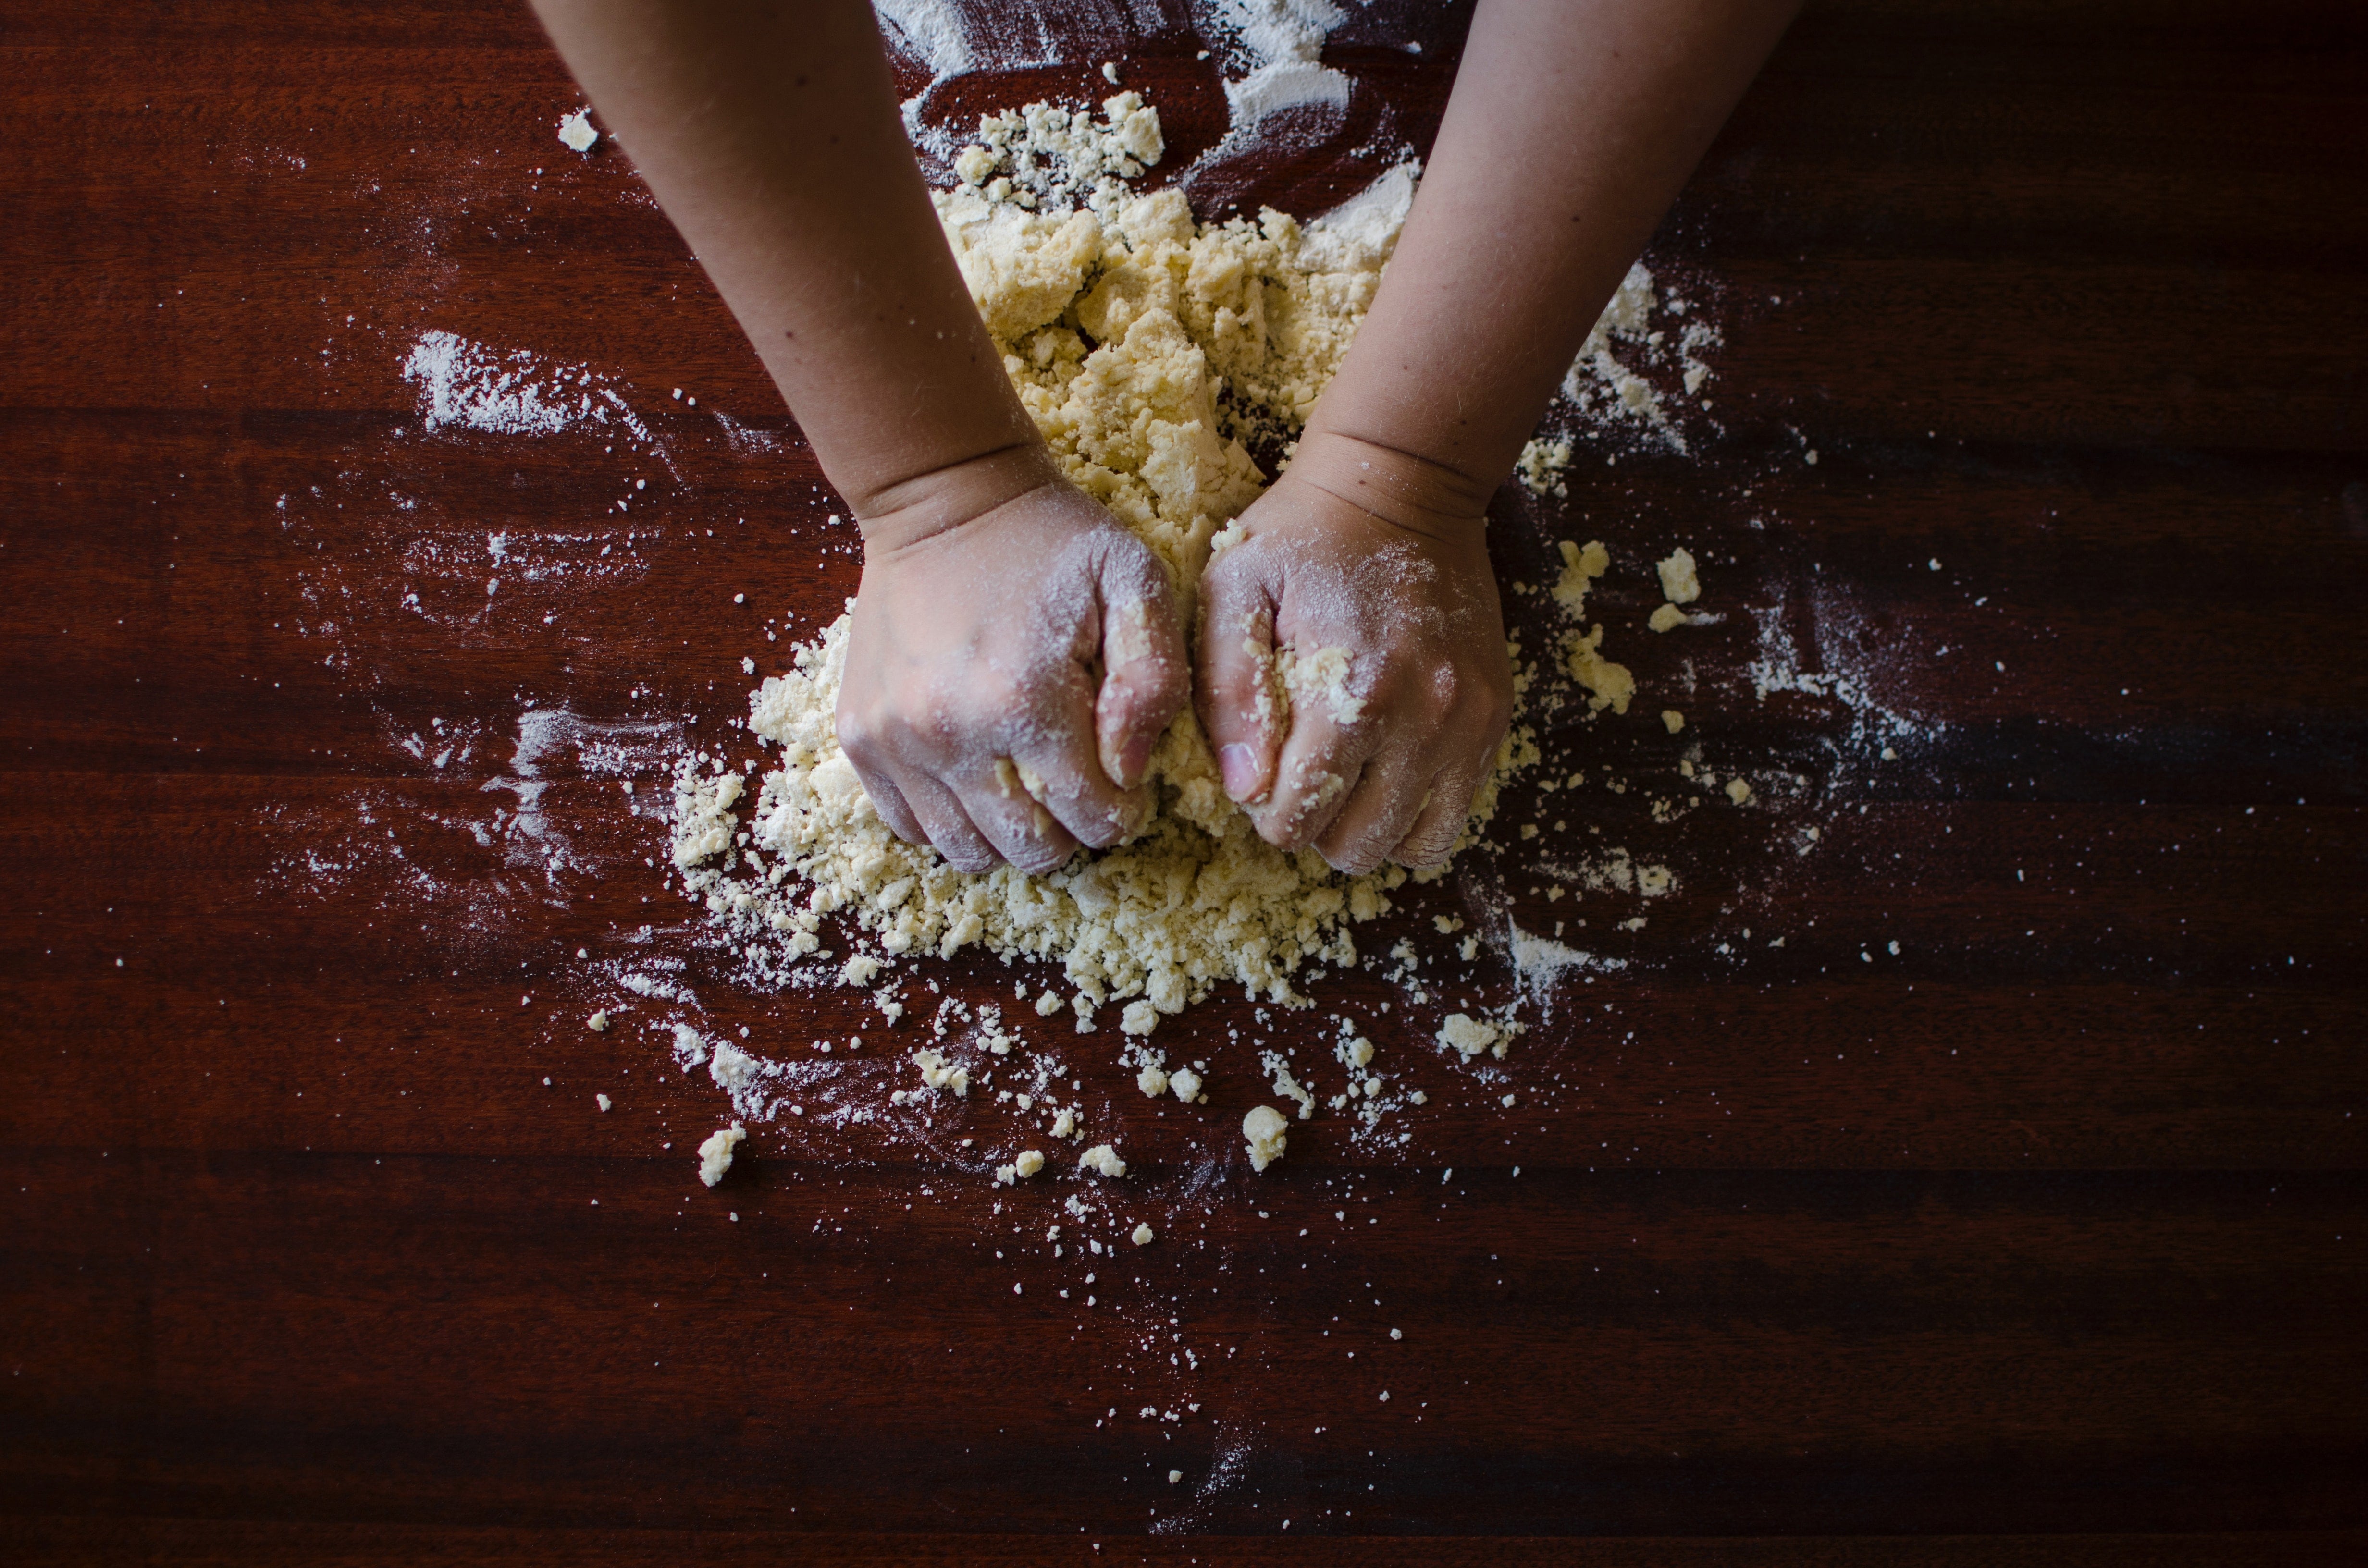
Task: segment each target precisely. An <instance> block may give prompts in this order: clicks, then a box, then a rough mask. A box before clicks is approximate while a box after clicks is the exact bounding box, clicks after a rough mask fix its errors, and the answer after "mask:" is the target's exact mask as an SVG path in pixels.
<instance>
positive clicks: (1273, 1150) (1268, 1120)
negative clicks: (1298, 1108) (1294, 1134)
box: [1242, 1105, 1291, 1171]
mask: <svg viewBox="0 0 2368 1568" xmlns="http://www.w3.org/2000/svg"><path fill="white" fill-rule="evenodd" d="M1290 1135H1291V1123H1290V1122H1288V1121H1286V1120H1284V1119H1283V1116H1282V1112H1281V1111H1279V1110H1277V1109H1275V1108H1274V1107H1272V1106H1270V1105H1262V1106H1252V1107H1251V1108H1250V1112H1249V1114H1248V1115H1247V1116H1245V1117H1243V1118H1242V1137H1243V1138H1244V1139H1245V1140H1246V1141H1247V1142H1248V1143H1249V1147H1250V1169H1252V1170H1254V1171H1262V1170H1264V1169H1266V1168H1267V1166H1269V1165H1272V1164H1274V1163H1275V1161H1277V1160H1280V1159H1281V1158H1282V1148H1283V1144H1284V1143H1285V1142H1287V1141H1288V1140H1289V1138H1290Z"/></svg>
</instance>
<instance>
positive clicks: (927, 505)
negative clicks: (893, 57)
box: [535, 0, 1053, 542]
mask: <svg viewBox="0 0 2368 1568" xmlns="http://www.w3.org/2000/svg"><path fill="white" fill-rule="evenodd" d="M535 6H536V9H537V11H538V12H539V13H540V14H541V17H542V21H543V24H544V26H545V27H546V28H549V29H550V32H551V35H552V40H553V41H554V42H555V43H556V44H557V45H558V47H559V51H560V53H561V54H562V55H563V56H564V58H565V60H566V62H567V64H568V68H569V69H570V70H571V71H573V72H574V73H575V78H576V80H577V82H578V83H580V84H581V85H583V87H584V89H585V90H586V92H587V93H588V94H590V95H591V97H592V100H593V102H594V103H595V104H597V105H598V108H599V109H600V113H601V116H602V118H603V119H606V120H607V121H608V123H609V126H610V127H611V128H612V129H613V130H614V131H616V133H617V135H618V139H619V140H620V142H622V143H623V144H624V146H625V147H626V149H627V150H628V151H629V152H631V153H632V157H633V161H634V164H635V165H636V167H637V168H638V169H639V170H640V172H641V175H642V177H643V179H645V180H646V181H648V183H649V186H650V188H651V189H652V191H653V192H655V195H656V197H657V199H658V201H659V204H660V205H661V206H663V207H664V208H665V209H666V215H667V216H668V217H669V218H671V219H672V220H673V221H674V223H675V226H676V228H677V229H678V230H680V231H681V233H682V235H683V237H684V239H685V240H686V241H688V242H689V244H690V247H691V250H692V252H693V253H694V254H695V255H696V256H698V257H699V259H700V264H701V265H702V266H703V267H706V269H707V274H708V276H709V278H712V280H713V281H714V283H715V286H716V289H717V290H718V291H719V292H721V293H722V295H723V300H724V302H725V303H726V304H727V305H729V306H730V307H731V309H732V312H733V314H734V316H736V317H737V318H738V319H739V322H740V324H741V327H742V328H743V329H744V330H745V331H746V333H747V335H748V339H749V341H750V342H751V343H752V344H753V345H754V346H755V347H756V349H757V354H758V356H759V357H760V358H762V359H763V360H764V362H765V367H766V369H768V370H769V371H770V372H771V373H772V376H773V380H774V382H775V384H777V385H778V386H779V387H780V391H781V395H782V397H783V398H784V399H785V400H786V401H787V402H788V403H789V405H790V409H791V413H792V414H793V415H795V416H796V418H797V421H798V424H799V426H800V428H801V429H803V432H804V433H805V436H806V437H807V439H808V440H810V441H811V442H813V444H814V453H815V456H816V457H817V458H819V459H820V460H821V462H822V467H823V472H825V474H826V475H827V476H828V477H829V479H830V481H831V483H833V484H834V485H835V486H837V489H838V491H839V493H840V494H842V495H844V496H845V497H846V498H847V500H848V505H849V506H852V507H853V508H854V509H855V512H856V515H857V517H859V518H860V519H863V520H864V521H865V523H866V532H867V535H870V536H873V537H874V538H875V539H876V538H877V537H878V536H880V535H881V534H882V533H886V534H889V535H892V536H894V537H893V538H892V539H891V542H901V541H902V539H903V538H905V537H909V536H910V535H911V534H913V533H915V532H926V531H929V525H930V523H931V521H932V517H931V514H932V512H933V511H947V512H949V514H950V515H951V512H952V511H959V510H961V509H962V506H976V505H978V504H979V503H980V502H981V500H982V498H984V499H985V504H986V505H992V504H994V502H995V501H996V500H999V499H1001V498H1003V497H1002V495H1001V494H996V493H997V492H1004V493H1009V494H1017V493H1018V490H1019V489H1020V488H1025V487H1026V486H1027V485H1028V484H1030V483H1041V482H1042V477H1045V476H1049V475H1050V473H1051V472H1053V471H1052V468H1051V465H1050V462H1049V460H1048V459H1046V458H1045V456H1044V454H1043V451H1042V442H1041V440H1040V439H1039V437H1038V436H1037V434H1036V430H1035V427H1034V426H1032V425H1031V424H1030V421H1029V419H1028V416H1027V414H1026V413H1025V411H1023V410H1022V409H1021V408H1020V406H1019V399H1018V397H1017V396H1016V395H1015V394H1014V393H1013V392H1012V390H1011V385H1010V382H1009V381H1008V379H1007V378H1006V377H1005V375H1004V372H1003V365H1002V360H1001V358H1000V356H999V355H997V353H996V349H995V347H994V345H993V344H992V343H991V342H990V341H989V340H988V338H987V335H986V331H985V326H984V325H983V324H981V323H980V321H979V317H978V312H977V310H976V309H975V308H974V307H973V304H972V302H971V299H970V293H969V290H967V289H966V288H965V287H964V286H963V283H962V275H961V273H960V271H959V270H958V269H957V268H956V267H955V265H954V261H953V256H952V254H951V252H950V251H949V250H948V248H947V245H946V243H945V238H944V236H943V234H942V233H941V232H940V231H939V226H938V221H937V215H936V213H935V211H934V210H933V209H932V208H931V206H930V203H929V198H928V187H926V186H925V185H924V184H923V183H922V180H921V176H920V172H919V170H918V169H917V168H916V166H915V165H914V163H913V155H912V149H911V148H910V146H909V145H908V144H907V143H906V142H905V134H904V129H903V126H902V124H901V122H900V121H899V119H898V117H897V111H896V103H895V93H894V85H893V84H892V82H891V80H890V77H889V74H888V67H887V62H886V58H885V56H884V54H883V53H882V50H881V46H880V37H879V31H878V24H877V23H876V21H875V20H874V19H873V17H872V13H871V6H869V5H867V4H865V3H864V0H796V3H792V4H767V3H764V0H535ZM998 454H999V455H998ZM948 473H952V474H954V475H956V476H957V477H956V478H955V479H954V481H953V482H952V485H951V487H952V488H954V489H957V490H964V491H966V492H967V491H978V492H979V494H962V496H960V497H958V498H951V497H947V496H944V495H941V494H937V492H939V491H941V490H943V489H945V488H947V486H945V485H943V484H940V483H937V478H936V476H940V475H945V474H948ZM982 486H984V488H983V489H982Z"/></svg>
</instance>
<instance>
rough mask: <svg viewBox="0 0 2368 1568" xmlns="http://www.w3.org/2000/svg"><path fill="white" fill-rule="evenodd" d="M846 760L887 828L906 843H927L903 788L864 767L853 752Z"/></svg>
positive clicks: (927, 837)
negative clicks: (853, 769) (852, 767)
mask: <svg viewBox="0 0 2368 1568" xmlns="http://www.w3.org/2000/svg"><path fill="white" fill-rule="evenodd" d="M847 760H848V762H849V763H850V764H852V765H853V766H854V768H855V777H856V778H859V779H860V780H861V781H862V783H863V792H864V793H865V794H867V795H869V796H871V809H872V810H873V811H876V812H879V813H880V817H881V820H882V821H883V822H885V823H886V824H888V828H889V831H890V832H892V833H894V835H896V836H897V837H899V838H901V839H903V840H904V841H905V843H907V844H927V843H928V841H929V835H928V834H926V833H924V832H923V831H921V824H920V821H919V819H918V818H916V817H915V816H914V815H913V807H912V804H911V802H910V801H906V800H905V791H903V790H899V789H898V788H896V786H895V785H894V784H893V783H891V782H890V781H889V778H888V776H887V775H886V774H884V773H881V772H878V771H877V770H875V769H871V768H868V767H864V766H863V765H862V764H861V763H860V762H857V761H856V760H855V758H854V757H853V756H851V755H850V756H848V759H847Z"/></svg>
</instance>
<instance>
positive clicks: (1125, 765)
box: [1118, 735, 1159, 790]
mask: <svg viewBox="0 0 2368 1568" xmlns="http://www.w3.org/2000/svg"><path fill="white" fill-rule="evenodd" d="M1158 738H1159V737H1158V736H1156V735H1137V736H1135V737H1134V739H1133V740H1131V741H1129V742H1127V743H1126V750H1125V751H1124V752H1122V753H1121V754H1120V756H1119V759H1118V765H1119V780H1118V785H1119V788H1120V789H1121V790H1132V789H1133V788H1134V787H1135V786H1136V785H1137V784H1140V783H1142V782H1143V770H1144V768H1146V767H1150V766H1151V745H1152V743H1153V742H1154V741H1156V740H1157V739H1158Z"/></svg>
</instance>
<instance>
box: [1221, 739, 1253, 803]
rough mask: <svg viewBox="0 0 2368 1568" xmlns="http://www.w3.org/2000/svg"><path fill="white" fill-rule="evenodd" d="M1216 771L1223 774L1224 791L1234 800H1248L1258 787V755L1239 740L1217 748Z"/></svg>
mask: <svg viewBox="0 0 2368 1568" xmlns="http://www.w3.org/2000/svg"><path fill="white" fill-rule="evenodd" d="M1217 771H1218V772H1220V773H1222V774H1224V776H1225V793H1226V794H1228V795H1231V796H1232V797H1233V798H1234V799H1235V800H1236V801H1247V800H1248V799H1249V798H1250V796H1251V794H1252V793H1253V792H1255V791H1256V790H1257V789H1258V757H1257V756H1256V755H1255V754H1254V753H1252V752H1251V750H1250V748H1249V747H1247V746H1246V745H1244V744H1241V743H1240V742H1239V741H1235V743H1234V744H1231V745H1227V746H1220V747H1218V748H1217Z"/></svg>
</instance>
